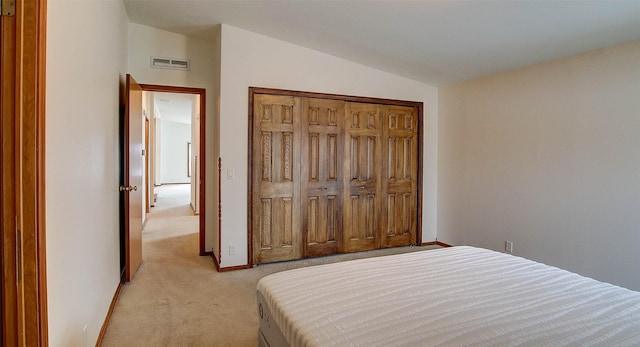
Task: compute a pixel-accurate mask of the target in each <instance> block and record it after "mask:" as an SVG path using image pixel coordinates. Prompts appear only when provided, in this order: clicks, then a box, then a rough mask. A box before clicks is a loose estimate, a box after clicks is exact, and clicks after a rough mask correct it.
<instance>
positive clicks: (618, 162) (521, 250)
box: [438, 41, 640, 290]
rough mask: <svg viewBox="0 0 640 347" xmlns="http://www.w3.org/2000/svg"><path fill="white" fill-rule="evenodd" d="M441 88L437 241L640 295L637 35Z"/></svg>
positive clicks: (639, 47) (639, 50) (639, 44)
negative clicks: (503, 254)
mask: <svg viewBox="0 0 640 347" xmlns="http://www.w3.org/2000/svg"><path fill="white" fill-rule="evenodd" d="M439 93H440V94H439V130H438V132H439V134H438V137H439V144H438V150H439V152H438V155H439V158H438V182H439V184H438V240H440V241H443V242H447V243H452V244H456V245H462V244H466V245H475V246H481V247H486V248H490V249H495V250H502V249H503V247H504V246H503V245H504V241H505V240H510V241H513V242H514V253H515V254H516V255H520V256H524V257H527V258H531V259H535V260H538V261H542V262H545V263H549V264H552V265H556V266H559V267H561V268H565V269H568V270H571V271H574V272H578V273H580V274H583V275H586V276H591V277H594V278H596V279H599V280H603V281H608V282H612V283H614V284H619V285H623V286H625V287H629V288H631V289H635V290H640V276H637V275H636V274H637V273H638V271H637V268H636V267H637V264H638V263H640V252H639V251H638V246H640V41H634V42H630V43H627V44H622V45H617V46H613V47H609V48H606V49H601V50H597V51H593V52H589V53H586V54H581V55H578V56H573V57H569V58H565V59H560V60H555V61H551V62H548V63H543V64H539V65H535V66H531V67H527V68H523V69H519V70H515V71H511V72H507V73H503V74H498V75H493V76H489V77H485V78H481V79H478V80H474V81H469V82H464V83H461V84H458V85H455V86H451V87H448V88H442V89H440V91H439Z"/></svg>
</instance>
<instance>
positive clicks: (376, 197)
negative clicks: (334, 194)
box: [343, 103, 383, 252]
mask: <svg viewBox="0 0 640 347" xmlns="http://www.w3.org/2000/svg"><path fill="white" fill-rule="evenodd" d="M345 113H346V116H345V150H344V151H345V160H344V163H343V167H344V172H345V175H344V178H343V182H344V186H345V189H344V193H343V200H344V219H343V220H344V240H343V243H344V248H345V249H344V251H345V252H357V251H364V250H370V249H376V248H380V247H381V243H380V240H381V237H380V236H381V235H380V234H381V233H380V230H382V228H381V224H380V223H381V212H382V211H381V201H382V200H381V190H382V179H381V178H382V174H381V173H382V162H383V161H382V149H383V146H382V144H381V140H382V134H383V128H382V106H381V105H376V104H365V103H347V104H346V107H345Z"/></svg>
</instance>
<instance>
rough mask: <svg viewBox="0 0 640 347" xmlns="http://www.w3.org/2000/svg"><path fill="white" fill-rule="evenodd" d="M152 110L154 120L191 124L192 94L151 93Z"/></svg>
mask: <svg viewBox="0 0 640 347" xmlns="http://www.w3.org/2000/svg"><path fill="white" fill-rule="evenodd" d="M152 95H153V103H154V105H153V107H154V108H153V109H154V112H155V116H156V118H160V119H163V120H168V121H171V122H176V123H182V124H191V113H192V112H191V111H192V109H193V104H194V95H193V94H181V93H163V92H153V93H152Z"/></svg>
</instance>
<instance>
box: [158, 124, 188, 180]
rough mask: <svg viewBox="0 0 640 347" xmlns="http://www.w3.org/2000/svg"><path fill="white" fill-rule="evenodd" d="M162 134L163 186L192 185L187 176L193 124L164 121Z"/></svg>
mask: <svg viewBox="0 0 640 347" xmlns="http://www.w3.org/2000/svg"><path fill="white" fill-rule="evenodd" d="M160 132H161V133H162V138H161V141H160V147H161V148H162V150H161V152H162V157H161V161H162V167H161V172H160V176H161V177H162V184H170V183H190V182H191V179H190V178H189V176H188V175H187V174H188V172H187V143H189V142H191V124H184V123H177V122H172V121H170V120H166V119H163V120H162V123H161V126H160Z"/></svg>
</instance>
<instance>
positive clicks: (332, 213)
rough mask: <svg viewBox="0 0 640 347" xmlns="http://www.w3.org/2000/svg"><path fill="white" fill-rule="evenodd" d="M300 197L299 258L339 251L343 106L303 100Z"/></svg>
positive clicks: (341, 104)
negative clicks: (301, 248) (301, 250)
mask: <svg viewBox="0 0 640 347" xmlns="http://www.w3.org/2000/svg"><path fill="white" fill-rule="evenodd" d="M301 103H302V119H301V131H300V136H301V143H302V146H301V147H302V148H301V159H302V166H301V173H300V176H301V179H300V181H301V195H302V203H301V205H302V207H301V211H300V212H301V214H302V217H301V219H302V239H303V245H304V247H303V255H304V256H305V257H314V256H320V255H328V254H334V253H337V252H339V251H341V249H342V247H341V245H340V243H339V240H340V239H341V237H342V199H341V196H342V195H341V192H342V184H343V182H342V175H343V165H342V163H343V161H344V150H343V146H344V145H343V142H344V140H343V137H344V130H343V128H344V126H343V119H344V102H343V101H337V100H325V99H314V98H303V99H302V100H301Z"/></svg>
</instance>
